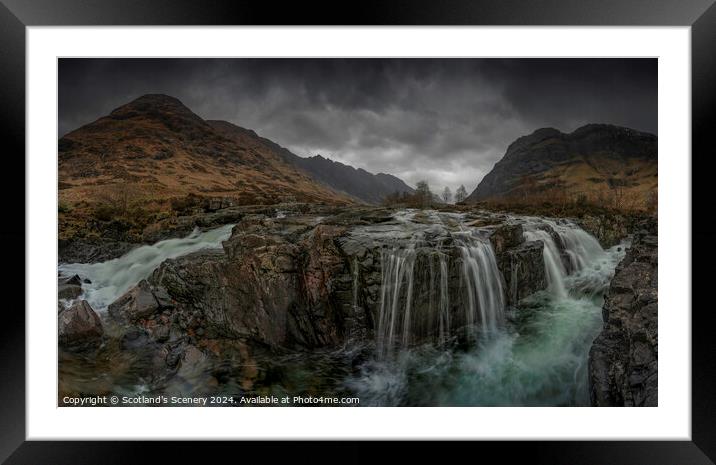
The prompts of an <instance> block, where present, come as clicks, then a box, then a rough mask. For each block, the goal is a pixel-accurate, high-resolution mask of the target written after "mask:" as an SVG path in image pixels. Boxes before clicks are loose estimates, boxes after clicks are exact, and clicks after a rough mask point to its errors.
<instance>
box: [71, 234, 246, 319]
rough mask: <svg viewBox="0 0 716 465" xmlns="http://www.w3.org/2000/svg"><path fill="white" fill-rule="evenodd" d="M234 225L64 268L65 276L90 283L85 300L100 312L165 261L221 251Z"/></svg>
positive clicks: (87, 285)
mask: <svg viewBox="0 0 716 465" xmlns="http://www.w3.org/2000/svg"><path fill="white" fill-rule="evenodd" d="M233 226H234V225H232V224H228V225H225V226H221V227H219V228H216V229H212V230H209V231H203V232H202V231H200V230H199V229H198V228H196V229H194V231H193V232H192V233H191V234H190V235H188V236H186V237H182V238H175V239H166V240H163V241H159V242H157V243H155V244H153V245H143V246H141V247H137V248H136V249H133V250H131V251H129V252H127V253H126V254H124V255H123V256H121V257H119V258H115V259H112V260H108V261H106V262H101V263H70V264H62V265H60V266H59V267H58V270H59V272H60V274H61V275H63V276H72V275H75V274H76V275H79V276H80V277H82V278H83V279H88V280H89V281H90V282H89V283H85V284H82V291H83V294H82V296H81V298H82V299H85V300H87V301H88V302H89V304H90V305H91V306H92V308H94V309H95V310H97V311H104V310H105V309H106V308H107V306H108V305H109V304H111V303H112V302H114V301H115V300H116V299H117V298H118V297H119V296H121V295H122V294H124V293H125V292H126V291H128V290H129V288H131V287H132V286H134V285H135V284H137V283H138V282H139V281H141V280H142V279H146V278H148V277H149V275H151V274H152V272H153V271H154V270H155V269H156V268H157V267H158V266H159V265H160V264H161V263H162V262H163V261H164V260H167V259H169V258H176V257H180V256H182V255H186V254H189V253H192V252H196V251H198V250H202V249H218V248H221V243H222V242H223V241H225V240H227V239H228V238H229V236H231V229H232V228H233Z"/></svg>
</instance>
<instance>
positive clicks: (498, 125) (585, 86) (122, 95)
mask: <svg viewBox="0 0 716 465" xmlns="http://www.w3.org/2000/svg"><path fill="white" fill-rule="evenodd" d="M147 93H164V94H168V95H172V96H174V97H177V98H179V99H180V100H181V101H182V102H184V104H185V105H187V106H188V107H189V108H190V109H192V110H193V111H194V112H195V113H197V114H198V115H200V116H201V117H203V118H205V119H223V120H227V121H231V122H233V123H235V124H237V125H239V126H242V127H246V128H250V129H254V130H255V131H256V132H258V133H259V134H260V135H262V136H265V137H268V138H269V139H272V140H274V141H275V142H277V143H279V144H281V145H283V146H285V147H287V148H289V149H290V150H292V151H293V152H294V153H296V154H297V155H301V156H309V155H315V154H319V153H320V154H322V155H324V156H327V157H329V158H332V159H335V160H339V161H342V162H344V163H348V164H351V165H353V166H355V167H361V168H364V169H366V170H368V171H371V172H374V173H377V172H387V173H391V174H395V175H396V176H399V177H401V178H402V179H404V180H405V181H406V182H408V183H409V184H412V185H414V184H415V183H416V182H417V181H418V180H420V179H428V181H429V182H430V184H431V185H433V186H434V190H438V189H441V188H442V186H445V185H447V186H449V187H450V188H451V189H452V190H455V188H456V187H457V186H458V185H460V184H465V186H466V187H467V188H468V190H469V191H471V190H472V189H474V188H475V187H476V186H477V183H478V182H479V181H480V179H482V177H483V176H484V175H485V174H486V173H487V172H489V171H490V169H491V168H492V166H493V165H494V163H495V162H496V161H498V160H499V159H500V158H501V157H502V155H503V154H504V152H505V150H506V148H507V146H508V145H509V144H510V143H511V142H512V141H513V140H515V139H516V138H517V137H519V136H522V135H525V134H529V133H531V132H532V131H534V130H535V129H537V128H540V127H547V126H549V127H555V128H558V129H560V130H562V131H567V132H569V131H572V130H574V129H576V128H577V127H579V126H581V125H583V124H586V123H611V124H617V125H622V126H627V127H631V128H634V129H639V130H643V131H648V132H652V133H656V130H657V61H656V60H655V59H283V60H282V59H61V60H60V65H59V133H60V134H61V135H62V134H65V133H67V132H68V131H70V130H73V129H75V128H77V127H79V126H81V125H83V124H87V123H89V122H91V121H93V120H95V119H97V118H98V117H100V116H102V115H105V114H107V113H109V112H110V111H111V110H112V109H114V108H116V107H118V106H120V105H123V104H124V103H127V102H129V101H130V100H132V99H134V98H136V97H139V96H140V95H143V94H147Z"/></svg>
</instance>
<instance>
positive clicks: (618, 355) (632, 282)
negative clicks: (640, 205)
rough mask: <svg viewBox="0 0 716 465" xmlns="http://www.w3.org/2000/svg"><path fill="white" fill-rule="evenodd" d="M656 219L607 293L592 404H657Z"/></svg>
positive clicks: (638, 237)
mask: <svg viewBox="0 0 716 465" xmlns="http://www.w3.org/2000/svg"><path fill="white" fill-rule="evenodd" d="M656 233H657V226H656V222H651V223H650V224H646V223H645V224H644V227H643V229H642V230H640V231H638V232H637V233H636V234H635V235H634V239H633V243H632V245H631V247H630V248H629V250H628V251H627V254H626V256H625V257H624V259H623V260H622V262H621V263H620V264H619V266H618V267H617V269H616V273H615V275H614V279H613V280H612V282H611V285H610V287H609V291H608V292H607V295H606V297H605V301H604V307H603V317H604V321H605V323H604V328H603V329H602V332H601V333H600V334H599V336H598V337H597V338H596V339H595V341H594V344H593V345H592V348H591V350H590V353H589V381H590V396H591V401H592V405H594V406H657V405H658V393H657V387H658V377H657V358H658V357H657V356H658V339H657V307H658V276H657V270H658V258H657V257H658V246H657V235H656Z"/></svg>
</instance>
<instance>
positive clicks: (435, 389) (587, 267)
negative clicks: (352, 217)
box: [345, 217, 627, 406]
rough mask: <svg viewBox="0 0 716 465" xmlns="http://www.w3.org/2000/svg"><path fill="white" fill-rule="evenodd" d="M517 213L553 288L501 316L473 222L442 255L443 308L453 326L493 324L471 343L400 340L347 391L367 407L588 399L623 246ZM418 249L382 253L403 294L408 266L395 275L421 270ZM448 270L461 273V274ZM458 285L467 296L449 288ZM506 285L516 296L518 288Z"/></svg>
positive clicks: (489, 254)
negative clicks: (403, 343) (606, 299)
mask: <svg viewBox="0 0 716 465" xmlns="http://www.w3.org/2000/svg"><path fill="white" fill-rule="evenodd" d="M511 220H514V221H517V222H519V223H520V224H522V226H523V228H524V236H525V239H526V240H529V241H532V240H541V241H542V242H543V244H544V248H543V263H544V269H545V273H546V277H547V282H548V287H547V289H545V290H544V291H542V292H538V293H536V294H534V295H532V296H530V297H527V298H525V299H523V300H522V301H521V302H520V307H518V308H516V309H515V308H513V309H511V311H510V313H509V318H508V317H507V315H504V316H503V314H502V310H503V309H504V308H505V303H504V293H503V289H502V280H501V275H500V272H499V270H498V269H497V264H496V260H495V255H494V252H493V251H492V248H491V247H490V246H489V245H490V244H489V242H488V241H486V240H484V238H483V237H481V236H480V234H481V231H479V230H477V229H475V228H469V227H462V228H461V231H460V232H454V231H453V232H451V237H452V238H453V240H454V249H456V253H455V254H450V253H445V254H444V255H443V256H445V257H446V260H445V262H444V263H445V264H444V266H445V268H444V270H445V272H441V273H440V279H439V282H440V284H439V289H440V290H441V291H442V289H446V290H448V291H449V292H450V294H449V305H447V307H448V308H449V311H448V312H447V313H446V315H447V316H449V317H451V318H452V321H451V322H450V328H449V330H448V332H449V331H450V330H452V331H454V330H455V329H456V327H457V326H461V325H463V324H466V323H469V322H473V323H474V324H473V326H472V327H473V328H476V329H477V330H480V329H482V328H484V329H486V330H487V331H479V335H480V336H481V337H478V338H477V339H476V340H475V341H474V342H473V343H472V344H471V345H470V346H469V347H468V348H467V349H466V350H459V349H457V350H456V347H455V346H454V345H450V344H447V345H438V344H432V343H429V341H428V342H426V343H424V344H413V345H412V346H410V347H398V349H399V350H398V351H397V352H395V353H394V354H393V356H392V357H387V358H385V357H383V358H381V357H379V358H376V359H374V360H371V361H370V362H369V363H366V364H365V365H363V367H362V368H361V371H360V374H359V375H356V376H352V377H350V378H349V379H348V380H347V381H346V382H345V386H346V388H347V389H348V390H349V391H350V392H353V393H356V394H358V395H360V397H361V403H362V405H485V406H491V405H505V406H507V405H525V406H527V405H543V406H555V405H565V406H566V405H588V404H589V393H588V381H587V373H586V371H587V370H586V367H587V359H588V353H589V348H590V347H591V344H592V341H593V340H594V338H595V337H596V335H597V334H598V333H599V331H600V328H601V326H602V315H601V306H602V303H603V293H604V291H605V290H606V289H607V287H608V285H609V281H610V280H611V277H612V276H613V273H614V269H615V267H616V265H617V263H619V261H620V260H621V259H622V258H623V256H624V253H625V248H626V246H627V243H622V244H619V245H618V246H615V247H613V248H611V249H609V250H604V249H602V247H601V246H600V245H599V243H598V242H597V240H596V239H595V238H594V237H592V236H591V235H589V234H588V233H586V232H585V231H583V230H582V229H581V228H579V227H578V226H577V225H575V224H572V223H568V222H562V223H557V222H555V221H552V220H546V219H541V218H521V217H513V218H512V219H511ZM421 253H424V252H423V251H422V249H421V248H420V247H418V248H417V249H416V248H413V249H410V252H406V251H402V252H401V251H395V254H394V253H393V252H391V253H386V256H385V259H386V261H384V262H383V266H384V274H383V278H384V280H383V284H384V286H385V285H386V284H387V283H388V282H391V283H394V285H395V283H398V284H400V285H402V286H403V287H402V288H401V290H400V291H399V292H401V293H403V294H406V293H407V289H405V286H406V285H407V283H408V282H409V281H410V280H409V279H407V278H406V277H405V276H406V275H407V274H408V271H407V269H406V270H405V271H403V278H398V277H397V275H398V274H399V271H400V268H401V266H403V267H404V266H409V267H413V268H415V269H414V270H413V269H411V271H410V273H411V274H413V275H414V276H420V274H421V273H420V272H419V270H420V269H421V263H422V260H421V259H420V254H421ZM411 254H412V260H409V259H408V258H407V257H408V256H411ZM416 256H417V258H416ZM401 260H402V261H401ZM441 266H442V264H441ZM455 270H456V271H455ZM447 271H451V272H452V273H457V275H458V276H459V281H457V277H458V276H455V275H454V274H452V273H448V272H447ZM513 271H514V268H513ZM443 276H444V277H445V282H443V281H442V278H443ZM386 278H388V280H387V281H386ZM418 281H419V280H418ZM418 281H413V283H412V284H413V285H417V282H418ZM512 281H513V283H514V279H513V280H512ZM437 282H438V280H436V281H435V289H436V290H437V289H438V286H437ZM456 282H459V286H458V287H459V289H460V290H461V292H462V294H456V290H455V289H454V288H453V287H451V285H452V286H454V285H455V283H456ZM449 284H451V285H449ZM384 292H386V293H387V294H388V295H391V296H392V295H393V294H392V292H393V291H392V288H391V289H385V288H384ZM510 292H513V295H516V294H515V292H516V291H515V290H511V291H510ZM420 294H421V292H420V291H418V290H414V291H413V302H414V304H415V305H416V308H417V306H419V304H420V302H421V299H420V298H416V297H415V295H420ZM388 302H389V301H388V300H384V301H383V303H388ZM431 302H432V301H431ZM403 303H404V302H403ZM441 305H442V304H441ZM432 306H433V305H432V303H431V307H432ZM441 308H442V307H441ZM396 310H397V311H399V312H402V311H403V307H400V306H398V307H394V308H389V307H384V306H383V305H381V314H386V315H388V314H392V312H394V311H396ZM435 311H436V312H437V309H436V310H435ZM400 315H403V313H400ZM471 316H472V320H470V318H471ZM455 320H457V321H455ZM385 321H388V319H386V320H385ZM438 321H440V320H438ZM379 326H380V322H379ZM380 330H381V331H385V328H384V327H380ZM485 336H486V337H485ZM379 340H380V339H379Z"/></svg>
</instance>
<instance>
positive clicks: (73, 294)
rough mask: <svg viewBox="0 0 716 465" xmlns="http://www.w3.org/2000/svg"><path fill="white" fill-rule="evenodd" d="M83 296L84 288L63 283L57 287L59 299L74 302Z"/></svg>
mask: <svg viewBox="0 0 716 465" xmlns="http://www.w3.org/2000/svg"><path fill="white" fill-rule="evenodd" d="M80 295H82V286H79V285H75V284H65V283H61V284H59V285H58V286H57V298H58V299H66V300H73V299H76V298H77V297H79V296H80Z"/></svg>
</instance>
